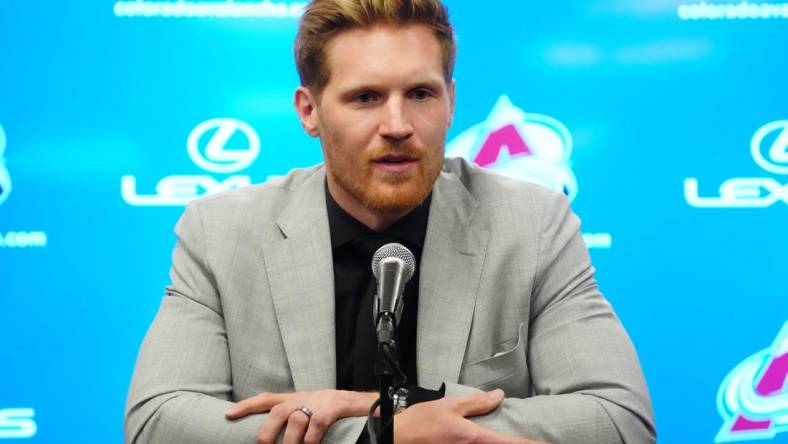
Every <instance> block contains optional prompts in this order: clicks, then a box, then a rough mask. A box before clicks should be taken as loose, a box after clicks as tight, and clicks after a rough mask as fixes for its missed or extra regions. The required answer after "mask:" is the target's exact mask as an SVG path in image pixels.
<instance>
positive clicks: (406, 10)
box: [295, 0, 457, 96]
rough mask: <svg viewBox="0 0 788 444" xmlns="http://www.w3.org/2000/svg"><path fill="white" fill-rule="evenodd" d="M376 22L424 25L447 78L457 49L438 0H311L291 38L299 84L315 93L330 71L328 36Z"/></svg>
mask: <svg viewBox="0 0 788 444" xmlns="http://www.w3.org/2000/svg"><path fill="white" fill-rule="evenodd" d="M380 23H386V24H394V25H405V24H411V23H416V24H423V25H426V26H428V27H429V28H430V29H431V30H432V31H433V32H434V34H435V37H436V38H437V39H438V43H439V44H440V46H441V52H442V55H443V63H442V66H443V75H444V77H445V79H446V83H449V82H450V81H451V78H452V72H453V71H454V58H455V54H456V51H457V49H456V44H455V42H454V30H453V29H452V27H451V23H449V12H448V10H447V9H446V7H445V6H444V5H443V4H442V3H441V2H440V0H312V1H311V2H309V4H308V5H307V6H306V7H305V9H304V14H303V15H302V16H301V22H300V24H299V26H298V35H297V36H296V41H295V61H296V68H297V69H298V76H299V77H300V78H301V85H303V86H306V87H308V88H309V89H310V90H312V92H313V93H314V94H316V95H318V96H319V95H320V93H321V92H322V91H323V89H324V88H325V87H326V85H327V84H328V80H329V78H330V75H331V73H329V72H328V67H327V66H326V54H325V47H326V44H327V43H328V41H329V40H330V39H331V37H333V36H334V35H336V34H337V33H339V32H341V31H343V30H346V29H351V28H359V27H361V28H363V27H369V26H372V25H376V24H380Z"/></svg>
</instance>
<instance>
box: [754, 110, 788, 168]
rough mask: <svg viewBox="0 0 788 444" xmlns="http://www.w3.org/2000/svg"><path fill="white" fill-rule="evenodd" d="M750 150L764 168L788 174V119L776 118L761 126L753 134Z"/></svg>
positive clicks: (756, 161)
mask: <svg viewBox="0 0 788 444" xmlns="http://www.w3.org/2000/svg"><path fill="white" fill-rule="evenodd" d="M773 135H774V137H772V136H773ZM750 150H751V151H752V158H753V159H755V163H757V164H758V166H760V167H761V168H763V169H764V170H766V171H769V172H772V173H777V174H788V120H776V121H774V122H771V123H767V124H766V125H764V126H762V127H760V128H759V129H758V131H756V132H755V134H754V135H753V136H752V142H751V143H750Z"/></svg>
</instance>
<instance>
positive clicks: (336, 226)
mask: <svg viewBox="0 0 788 444" xmlns="http://www.w3.org/2000/svg"><path fill="white" fill-rule="evenodd" d="M325 193H326V209H327V211H328V228H329V232H330V233H331V248H332V249H336V248H338V247H341V246H342V245H345V244H346V243H348V242H350V241H353V240H355V239H358V238H360V237H363V236H368V235H375V234H382V235H386V236H388V237H392V238H395V239H398V240H401V241H403V242H405V243H406V244H410V246H412V247H418V248H419V249H421V248H422V247H423V246H424V237H425V235H426V234H427V220H428V219H429V214H430V201H431V200H432V193H430V194H429V195H428V196H427V198H426V199H424V202H422V203H421V205H419V206H418V207H416V208H414V209H413V210H412V211H411V212H409V213H408V214H406V215H405V216H403V217H402V218H401V219H400V220H398V221H396V222H394V223H393V224H392V225H391V226H390V227H388V228H387V229H386V230H384V231H383V232H382V233H376V232H375V231H373V230H372V229H370V228H369V227H367V226H366V225H364V224H363V223H361V222H359V221H358V220H356V218H354V217H353V216H351V215H350V214H348V213H347V212H346V211H345V210H344V209H342V207H340V206H339V204H338V203H337V202H336V201H335V200H334V198H333V197H332V196H331V193H330V192H329V191H328V185H326V187H325Z"/></svg>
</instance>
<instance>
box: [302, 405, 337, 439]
mask: <svg viewBox="0 0 788 444" xmlns="http://www.w3.org/2000/svg"><path fill="white" fill-rule="evenodd" d="M334 421H336V419H333V418H329V417H327V416H324V415H323V414H321V413H320V412H315V413H314V414H313V415H312V418H311V419H310V420H309V427H308V428H307V430H306V435H304V444H318V443H319V442H320V440H321V439H323V435H324V434H325V433H326V430H327V429H328V427H329V426H330V425H331V424H333V423H334Z"/></svg>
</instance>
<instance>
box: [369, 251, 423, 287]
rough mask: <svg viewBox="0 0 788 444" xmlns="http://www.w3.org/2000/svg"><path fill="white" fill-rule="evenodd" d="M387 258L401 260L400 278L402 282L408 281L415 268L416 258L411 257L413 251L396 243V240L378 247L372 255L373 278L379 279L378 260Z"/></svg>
mask: <svg viewBox="0 0 788 444" xmlns="http://www.w3.org/2000/svg"><path fill="white" fill-rule="evenodd" d="M389 258H394V259H399V260H401V261H402V262H403V264H404V270H403V272H404V275H403V276H402V278H403V280H404V282H408V281H409V280H410V278H412V277H413V272H414V271H415V270H416V258H415V257H413V253H411V252H410V250H408V249H407V248H405V246H404V245H402V244H398V243H396V242H392V243H390V244H386V245H384V246H382V247H380V248H378V251H376V252H375V254H374V255H373V256H372V274H373V275H374V276H375V279H379V276H378V274H379V273H380V270H379V267H378V266H379V265H380V262H381V261H382V260H384V259H389Z"/></svg>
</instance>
